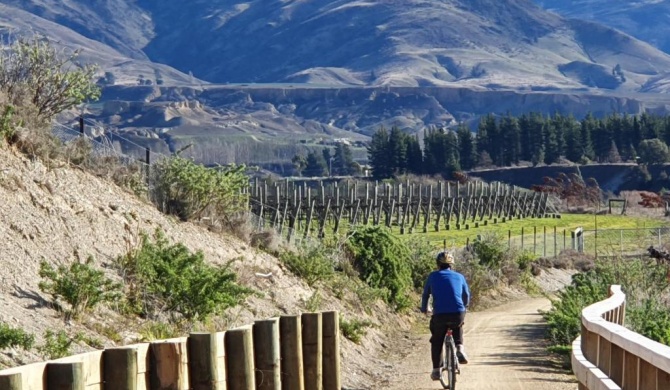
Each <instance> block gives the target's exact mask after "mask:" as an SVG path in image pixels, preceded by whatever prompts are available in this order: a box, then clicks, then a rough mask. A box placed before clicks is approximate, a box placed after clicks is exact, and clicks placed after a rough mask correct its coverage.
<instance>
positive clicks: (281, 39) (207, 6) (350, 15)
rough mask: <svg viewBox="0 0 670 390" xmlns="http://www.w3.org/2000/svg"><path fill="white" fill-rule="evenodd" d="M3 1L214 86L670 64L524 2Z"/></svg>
mask: <svg viewBox="0 0 670 390" xmlns="http://www.w3.org/2000/svg"><path fill="white" fill-rule="evenodd" d="M2 2H3V3H4V4H7V5H11V6H12V7H15V8H17V9H21V10H24V11H26V12H29V13H31V14H33V15H36V16H38V17H39V18H42V19H46V20H49V21H52V22H55V23H58V24H60V25H61V26H63V27H66V28H68V29H70V30H72V31H74V32H76V33H78V34H81V35H83V36H85V37H87V38H89V39H92V40H95V41H97V42H100V43H104V44H106V45H107V46H110V47H112V48H113V49H114V50H116V51H118V52H119V53H123V54H124V55H125V56H128V57H132V58H135V59H138V60H143V59H150V60H151V61H153V62H158V63H163V64H167V65H170V66H172V67H174V68H176V69H179V70H181V71H182V72H184V73H189V72H192V73H193V74H194V75H195V76H197V77H199V78H201V79H203V80H206V81H209V82H213V83H251V82H252V83H309V84H313V85H354V86H356V85H389V86H410V87H415V86H452V85H459V86H467V87H472V88H482V87H483V88H492V89H499V88H505V89H508V88H513V89H566V88H568V89H575V88H594V87H595V88H605V89H616V90H621V91H640V90H644V89H645V88H649V84H650V83H652V84H654V85H656V84H658V83H662V81H661V79H665V78H666V74H665V69H668V68H669V67H670V56H668V55H667V54H665V53H662V52H660V51H658V50H656V49H655V48H653V47H652V46H650V45H648V44H645V43H643V42H640V41H638V40H635V39H633V38H631V37H629V36H627V35H625V34H623V33H621V32H618V31H616V30H613V29H610V28H607V27H603V26H600V25H597V24H594V23H586V22H579V21H573V20H566V19H563V18H562V17H560V16H558V15H556V14H553V13H549V12H546V11H544V10H542V9H541V8H540V7H539V6H537V5H535V4H534V3H533V2H532V1H530V0H447V1H444V0H430V1H426V0H407V1H403V2H400V1H372V0H313V1H285V0H282V1H278V0H273V1H268V0H246V1H234V0H191V1H188V2H184V1H179V0H164V1H161V2H160V3H157V2H155V1H149V0H138V1H132V0H104V1H100V2H90V1H86V0H69V1H62V2H55V1H52V0H3V1H2ZM617 65H618V66H619V68H620V70H621V72H620V73H616V74H613V72H612V71H613V69H615V68H616V67H617Z"/></svg>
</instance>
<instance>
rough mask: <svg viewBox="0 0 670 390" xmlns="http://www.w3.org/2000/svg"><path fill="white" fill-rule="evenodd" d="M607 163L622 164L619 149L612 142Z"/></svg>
mask: <svg viewBox="0 0 670 390" xmlns="http://www.w3.org/2000/svg"><path fill="white" fill-rule="evenodd" d="M607 162H609V163H620V162H621V156H620V155H619V148H617V147H616V143H615V142H614V140H612V144H611V145H610V151H609V153H608V154H607Z"/></svg>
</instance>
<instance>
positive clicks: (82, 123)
mask: <svg viewBox="0 0 670 390" xmlns="http://www.w3.org/2000/svg"><path fill="white" fill-rule="evenodd" d="M79 135H80V136H84V116H83V115H79Z"/></svg>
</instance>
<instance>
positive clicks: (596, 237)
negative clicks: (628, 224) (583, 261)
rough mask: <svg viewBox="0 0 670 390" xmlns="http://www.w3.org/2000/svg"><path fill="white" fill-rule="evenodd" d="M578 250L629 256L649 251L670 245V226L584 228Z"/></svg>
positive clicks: (606, 255)
mask: <svg viewBox="0 0 670 390" xmlns="http://www.w3.org/2000/svg"><path fill="white" fill-rule="evenodd" d="M575 245H576V248H575V249H576V250H578V251H579V252H582V253H586V254H592V255H594V256H595V257H627V256H639V255H641V254H645V253H647V249H648V248H649V247H652V246H653V247H654V248H657V249H658V248H667V247H670V227H667V226H661V227H655V228H637V229H599V230H582V231H581V234H578V235H577V239H576V244H575Z"/></svg>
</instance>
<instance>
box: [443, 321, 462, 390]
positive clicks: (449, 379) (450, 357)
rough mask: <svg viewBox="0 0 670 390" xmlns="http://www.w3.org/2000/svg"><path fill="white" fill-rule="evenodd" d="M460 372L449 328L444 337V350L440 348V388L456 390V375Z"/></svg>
mask: <svg viewBox="0 0 670 390" xmlns="http://www.w3.org/2000/svg"><path fill="white" fill-rule="evenodd" d="M460 373H461V371H460V369H459V368H458V357H457V356H456V344H455V343H454V336H453V334H452V330H451V328H449V329H447V335H446V336H444V348H442V366H441V367H440V383H441V384H442V387H443V388H445V389H449V390H456V375H457V374H460Z"/></svg>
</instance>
